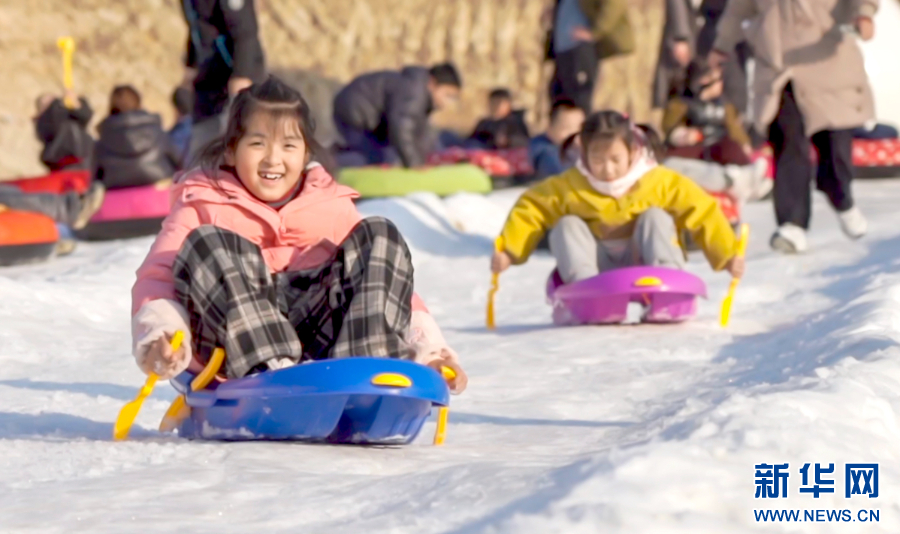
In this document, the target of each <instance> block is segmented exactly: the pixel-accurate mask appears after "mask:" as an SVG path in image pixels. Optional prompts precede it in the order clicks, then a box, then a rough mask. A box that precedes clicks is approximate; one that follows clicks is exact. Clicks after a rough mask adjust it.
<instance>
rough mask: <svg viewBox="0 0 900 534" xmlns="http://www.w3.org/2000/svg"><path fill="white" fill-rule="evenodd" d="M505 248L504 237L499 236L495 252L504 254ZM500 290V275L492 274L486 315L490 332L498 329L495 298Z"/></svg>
mask: <svg viewBox="0 0 900 534" xmlns="http://www.w3.org/2000/svg"><path fill="white" fill-rule="evenodd" d="M504 248H505V247H504V244H503V236H498V237H497V239H495V240H494V252H503V249H504ZM499 289H500V274H499V273H491V288H490V289H489V290H488V300H487V310H486V314H485V315H486V318H485V324H486V325H487V328H488V330H493V329H495V328H497V324H496V322H495V321H494V296H495V295H496V294H497V290H499Z"/></svg>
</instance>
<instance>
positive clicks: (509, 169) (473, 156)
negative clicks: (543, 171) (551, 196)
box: [428, 147, 534, 178]
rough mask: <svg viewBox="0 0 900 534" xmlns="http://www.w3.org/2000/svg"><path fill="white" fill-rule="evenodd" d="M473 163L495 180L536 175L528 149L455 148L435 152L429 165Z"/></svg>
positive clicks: (430, 156)
mask: <svg viewBox="0 0 900 534" xmlns="http://www.w3.org/2000/svg"><path fill="white" fill-rule="evenodd" d="M453 163H471V164H472V165H475V166H476V167H480V168H481V169H483V170H484V171H485V172H486V173H488V174H489V175H491V176H492V177H494V178H498V177H512V176H530V175H532V174H534V168H533V167H532V166H531V158H530V157H529V154H528V148H506V149H497V150H488V149H483V148H460V147H453V148H447V149H445V150H441V151H440V152H433V153H431V154H429V156H428V164H429V165H449V164H453Z"/></svg>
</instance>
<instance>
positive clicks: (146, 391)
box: [113, 330, 184, 441]
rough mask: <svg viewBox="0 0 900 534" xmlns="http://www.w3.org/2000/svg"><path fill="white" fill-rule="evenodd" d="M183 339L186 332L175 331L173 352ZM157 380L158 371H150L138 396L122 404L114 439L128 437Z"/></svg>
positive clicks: (172, 342)
mask: <svg viewBox="0 0 900 534" xmlns="http://www.w3.org/2000/svg"><path fill="white" fill-rule="evenodd" d="M183 341H184V332H182V331H181V330H179V331H177V332H175V335H174V336H172V341H170V345H171V347H172V352H174V351H176V350H178V349H180V348H181V343H182V342H183ZM157 380H159V376H158V375H157V374H156V373H150V374H149V375H148V376H147V381H146V382H144V385H143V386H141V389H140V390H139V391H138V394H137V397H135V398H134V400H133V401H131V402H129V403H128V404H126V405H125V406H122V409H121V410H119V417H117V418H116V424H115V425H113V439H114V440H116V441H121V440H123V439H125V438H127V437H128V432H129V431H131V426H132V425H133V424H134V420H135V418H136V417H137V414H138V412H140V411H141V406H143V404H144V399H146V398H147V397H149V396H150V394H151V393H153V388H154V386H156V381H157Z"/></svg>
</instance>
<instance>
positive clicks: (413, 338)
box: [408, 311, 469, 393]
mask: <svg viewBox="0 0 900 534" xmlns="http://www.w3.org/2000/svg"><path fill="white" fill-rule="evenodd" d="M408 339H409V344H410V346H411V348H412V351H413V353H414V356H415V361H416V363H420V364H422V365H427V366H429V367H431V368H433V369H435V370H436V371H438V372H440V371H441V367H449V368H450V369H453V371H454V372H455V373H456V378H454V379H451V380H449V381H448V385H449V386H450V390H451V392H453V393H462V391H463V390H464V389H466V385H467V384H468V381H469V379H468V377H467V376H466V373H465V371H463V369H462V367H460V365H459V355H458V354H457V353H456V351H455V350H453V349H451V348H450V347H449V346H448V345H447V341H446V340H445V339H444V334H442V333H441V329H440V327H438V325H437V323H436V322H435V320H434V317H432V316H431V314H429V313H427V312H423V311H414V312H412V318H411V319H410V322H409V337H408Z"/></svg>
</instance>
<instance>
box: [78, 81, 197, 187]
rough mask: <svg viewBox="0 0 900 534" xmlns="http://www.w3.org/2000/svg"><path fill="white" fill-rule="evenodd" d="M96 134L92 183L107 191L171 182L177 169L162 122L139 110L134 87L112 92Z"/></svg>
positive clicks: (178, 160)
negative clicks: (106, 115)
mask: <svg viewBox="0 0 900 534" xmlns="http://www.w3.org/2000/svg"><path fill="white" fill-rule="evenodd" d="M98 130H99V131H100V138H99V139H98V140H97V146H96V149H95V154H94V180H96V181H97V182H99V183H101V184H103V185H104V186H105V187H106V188H107V189H118V188H123V187H137V186H142V185H151V184H154V183H156V182H159V181H161V180H165V179H167V178H171V177H172V175H173V174H174V173H175V171H176V170H178V169H179V168H180V167H181V158H180V156H179V154H178V151H177V150H176V149H175V147H173V146H172V144H171V143H170V142H169V138H168V136H167V135H166V132H165V131H164V130H163V127H162V119H161V118H160V116H159V115H157V114H155V113H149V112H147V111H145V110H143V109H141V95H140V93H138V92H137V90H136V89H134V87H131V86H129V85H121V86H118V87H116V88H115V89H113V92H112V95H111V97H110V110H109V117H107V118H106V119H104V120H103V122H101V123H100V126H98Z"/></svg>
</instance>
